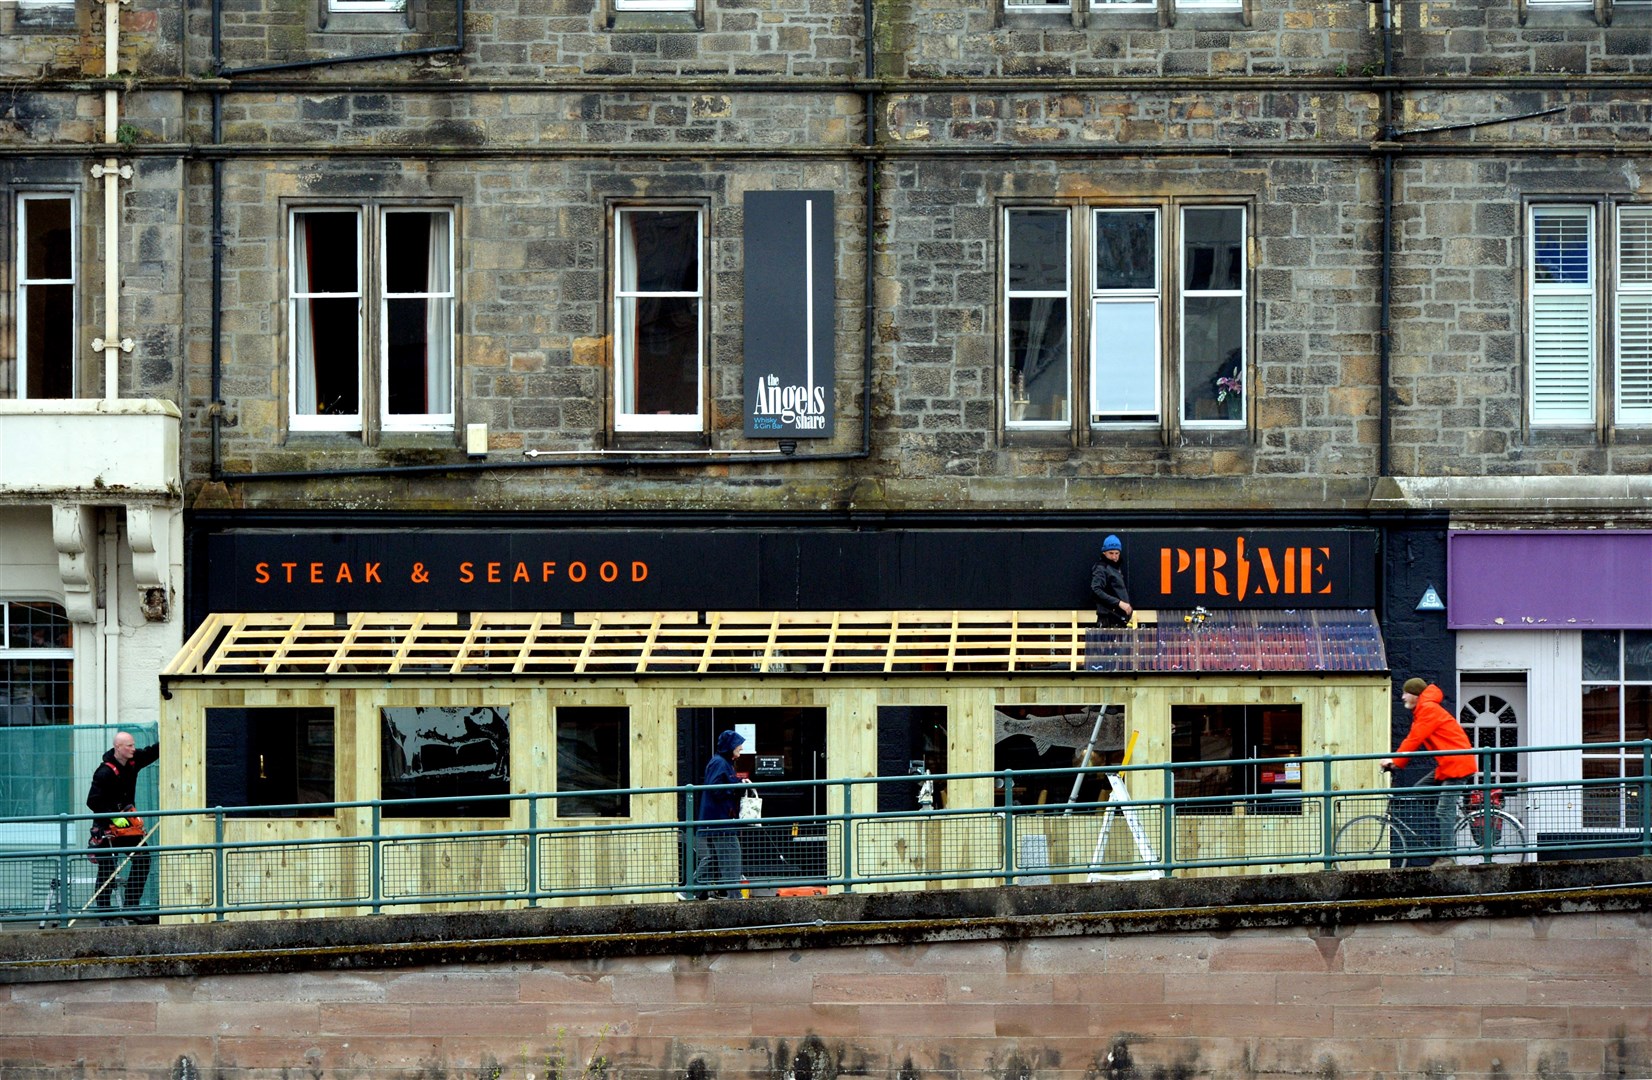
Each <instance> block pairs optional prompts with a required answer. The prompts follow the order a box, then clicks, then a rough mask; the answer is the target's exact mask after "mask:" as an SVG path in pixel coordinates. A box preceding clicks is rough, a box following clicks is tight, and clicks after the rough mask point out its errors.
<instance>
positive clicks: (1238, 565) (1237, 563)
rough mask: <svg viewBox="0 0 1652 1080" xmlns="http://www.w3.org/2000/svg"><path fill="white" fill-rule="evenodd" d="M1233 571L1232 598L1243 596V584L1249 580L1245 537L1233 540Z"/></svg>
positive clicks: (1248, 562) (1241, 597)
mask: <svg viewBox="0 0 1652 1080" xmlns="http://www.w3.org/2000/svg"><path fill="white" fill-rule="evenodd" d="M1233 547H1234V556H1233V571H1234V577H1235V579H1236V580H1237V584H1236V585H1235V586H1234V589H1233V598H1234V599H1235V600H1243V599H1244V598H1245V586H1246V584H1248V583H1249V582H1250V560H1249V559H1247V558H1245V538H1244V537H1243V536H1241V537H1239V538H1238V539H1237V540H1236V541H1234V545H1233Z"/></svg>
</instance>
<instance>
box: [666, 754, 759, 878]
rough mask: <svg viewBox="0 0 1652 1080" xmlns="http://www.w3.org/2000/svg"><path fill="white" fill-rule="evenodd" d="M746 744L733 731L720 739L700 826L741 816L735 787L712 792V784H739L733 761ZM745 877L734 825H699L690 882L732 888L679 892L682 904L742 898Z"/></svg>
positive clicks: (703, 796) (708, 766)
mask: <svg viewBox="0 0 1652 1080" xmlns="http://www.w3.org/2000/svg"><path fill="white" fill-rule="evenodd" d="M745 742H746V740H745V739H743V738H741V737H740V733H739V732H737V731H734V730H732V729H731V730H729V731H725V732H723V733H722V734H721V735H718V736H717V750H716V752H715V753H714V754H712V755H711V760H710V761H708V762H706V775H705V779H704V780H702V781H701V783H702V784H705V785H707V786H708V790H706V791H702V792H701V793H700V808H699V812H698V813H697V814H695V815H694V817H695V820H697V821H701V822H713V821H729V820H731V819H733V818H737V817H739V816H740V792H739V790H738V789H736V788H733V787H724V788H711V787H710V785H713V784H738V783H739V782H740V778H739V777H738V776H737V775H735V772H734V759H735V758H736V757H738V756H739V755H740V747H742V746H744V745H745ZM744 874H745V869H744V867H743V866H742V865H741V861H740V835H739V833H737V832H735V827H734V826H732V825H700V826H698V827H697V828H695V830H694V876H693V878H692V879H690V880H691V882H692V884H695V885H707V884H712V883H716V884H719V885H733V886H735V887H734V888H733V889H730V890H721V889H719V890H717V891H715V892H706V893H691V892H680V893H678V894H677V898H678V899H679V900H701V899H705V898H707V897H710V898H712V899H714V900H725V899H730V898H732V897H738V896H739V895H740V889H739V882H740V878H741V877H743V876H744Z"/></svg>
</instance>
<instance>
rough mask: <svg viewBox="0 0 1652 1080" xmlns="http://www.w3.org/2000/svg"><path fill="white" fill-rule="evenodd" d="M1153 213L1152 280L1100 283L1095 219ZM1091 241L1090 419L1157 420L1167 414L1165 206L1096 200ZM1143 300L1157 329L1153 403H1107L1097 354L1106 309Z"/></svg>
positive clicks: (1112, 423) (1096, 421)
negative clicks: (1135, 283) (1110, 203)
mask: <svg viewBox="0 0 1652 1080" xmlns="http://www.w3.org/2000/svg"><path fill="white" fill-rule="evenodd" d="M1143 213H1149V214H1151V215H1152V217H1153V284H1152V285H1151V286H1148V287H1145V288H1118V289H1113V288H1108V289H1103V288H1100V287H1098V286H1097V285H1096V284H1095V282H1094V274H1095V262H1096V252H1095V236H1096V224H1097V223H1098V222H1100V221H1101V219H1102V218H1103V217H1104V216H1107V215H1111V214H1136V215H1140V214H1143ZM1089 221H1090V228H1089V235H1088V237H1087V240H1088V241H1089V242H1088V243H1087V244H1086V245H1085V246H1086V248H1087V249H1088V250H1089V252H1090V257H1089V260H1088V270H1089V273H1090V274H1091V281H1090V284H1089V287H1088V290H1087V291H1088V295H1089V307H1088V311H1087V314H1088V317H1089V321H1090V334H1089V351H1088V353H1087V355H1086V356H1085V365H1086V367H1087V368H1088V371H1089V382H1090V423H1091V424H1092V425H1103V424H1105V425H1107V426H1115V425H1118V424H1121V423H1122V424H1158V423H1161V422H1162V420H1163V415H1164V342H1165V326H1164V284H1165V265H1164V264H1165V257H1164V255H1165V237H1164V208H1163V207H1161V206H1156V205H1155V206H1128V205H1126V206H1094V207H1090V213H1089ZM1144 304H1148V305H1151V307H1152V314H1153V318H1152V323H1151V326H1152V330H1153V359H1152V379H1153V391H1152V404H1151V406H1150V407H1149V408H1145V409H1143V408H1132V407H1129V406H1126V407H1125V408H1107V407H1104V406H1106V405H1110V404H1112V403H1111V402H1104V401H1103V400H1102V396H1101V395H1102V394H1103V393H1104V392H1106V390H1107V389H1108V384H1107V380H1105V379H1103V378H1102V374H1101V364H1100V363H1099V361H1098V357H1099V356H1100V355H1101V349H1102V336H1103V326H1102V319H1101V317H1100V315H1101V309H1102V308H1103V307H1104V306H1107V307H1113V306H1117V307H1123V306H1130V307H1140V306H1142V305H1144Z"/></svg>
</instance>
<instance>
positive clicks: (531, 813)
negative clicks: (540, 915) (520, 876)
mask: <svg viewBox="0 0 1652 1080" xmlns="http://www.w3.org/2000/svg"><path fill="white" fill-rule="evenodd" d="M528 906H529V907H538V906H539V800H538V799H536V798H535V797H534V796H532V795H529V796H528Z"/></svg>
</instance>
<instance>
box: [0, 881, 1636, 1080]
mask: <svg viewBox="0 0 1652 1080" xmlns="http://www.w3.org/2000/svg"><path fill="white" fill-rule="evenodd" d="M1647 929H1648V925H1647V917H1646V915H1645V914H1644V913H1641V914H1623V913H1619V914H1613V913H1602V912H1595V913H1578V914H1570V915H1539V916H1534V917H1530V918H1518V917H1515V918H1477V919H1458V920H1446V921H1440V922H1432V923H1427V924H1416V923H1386V924H1371V925H1359V926H1354V927H1338V928H1335V929H1332V928H1330V927H1326V928H1324V929H1316V928H1275V929H1242V930H1224V931H1221V932H1214V933H1207V932H1200V931H1197V930H1191V929H1190V930H1187V931H1183V932H1174V931H1167V932H1162V933H1154V934H1123V935H1114V936H1077V937H1035V938H1031V939H1027V940H1017V941H1011V940H1004V941H997V940H994V941H959V942H951V943H946V942H932V943H909V944H904V945H881V946H880V945H860V946H852V947H840V948H821V947H816V948H785V947H782V948H762V947H758V948H755V949H746V950H742V951H718V950H716V949H715V948H713V949H711V950H709V951H703V952H702V951H700V950H699V949H696V950H695V951H694V952H693V953H683V954H679V955H670V954H667V955H660V956H652V957H615V958H608V959H591V960H551V961H537V962H528V961H521V962H496V963H486V964H483V963H452V964H443V965H437V966H429V967H416V968H407V969H396V968H379V969H372V968H358V969H354V970H337V971H330V972H310V973H304V972H296V973H284V974H279V973H270V974H240V975H226V974H202V975H196V976H193V977H146V978H145V977H140V978H120V979H107V980H105V979H91V980H84V981H67V982H39V983H12V984H10V985H3V984H0V1070H4V1074H5V1075H6V1076H7V1077H8V1078H10V1077H15V1078H17V1080H37V1078H44V1077H48V1076H52V1077H55V1076H62V1075H75V1076H81V1077H86V1078H88V1080H100V1078H113V1077H117V1076H119V1077H127V1078H132V1080H137V1078H149V1077H153V1078H156V1080H159V1078H162V1077H178V1076H217V1077H234V1078H236V1080H264V1078H271V1080H273V1078H276V1077H288V1076H293V1075H297V1074H303V1075H307V1076H318V1077H328V1078H336V1080H355V1078H368V1077H372V1078H374V1080H384V1078H388V1077H479V1078H481V1077H493V1078H504V1077H515V1078H519V1080H527V1078H529V1077H533V1078H535V1080H537V1078H540V1077H547V1076H558V1077H574V1078H578V1080H596V1078H599V1077H609V1078H614V1080H643V1078H646V1080H655V1078H660V1080H664V1078H681V1077H685V1076H686V1077H692V1078H724V1080H731V1078H765V1080H774V1078H782V1077H786V1078H791V1077H813V1078H831V1077H841V1076H846V1075H854V1076H871V1077H889V1078H897V1077H898V1078H902V1080H918V1078H923V1077H940V1078H949V1080H966V1078H972V1077H983V1078H1004V1077H1014V1078H1020V1080H1062V1078H1069V1077H1070V1078H1074V1080H1150V1078H1157V1077H1171V1076H1177V1077H1189V1078H1195V1077H1212V1078H1217V1077H1221V1078H1225V1077H1235V1076H1245V1077H1254V1078H1256V1080H1298V1078H1300V1077H1304V1076H1313V1077H1322V1078H1330V1077H1371V1078H1376V1077H1381V1078H1383V1080H1423V1078H1430V1080H1432V1078H1437V1077H1446V1076H1449V1077H1455V1078H1457V1080H1539V1078H1542V1080H1557V1078H1562V1077H1564V1078H1569V1080H1583V1078H1586V1077H1601V1076H1610V1077H1643V1076H1647V1075H1652V944H1649V943H1648V942H1649V938H1648V934H1647Z"/></svg>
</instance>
